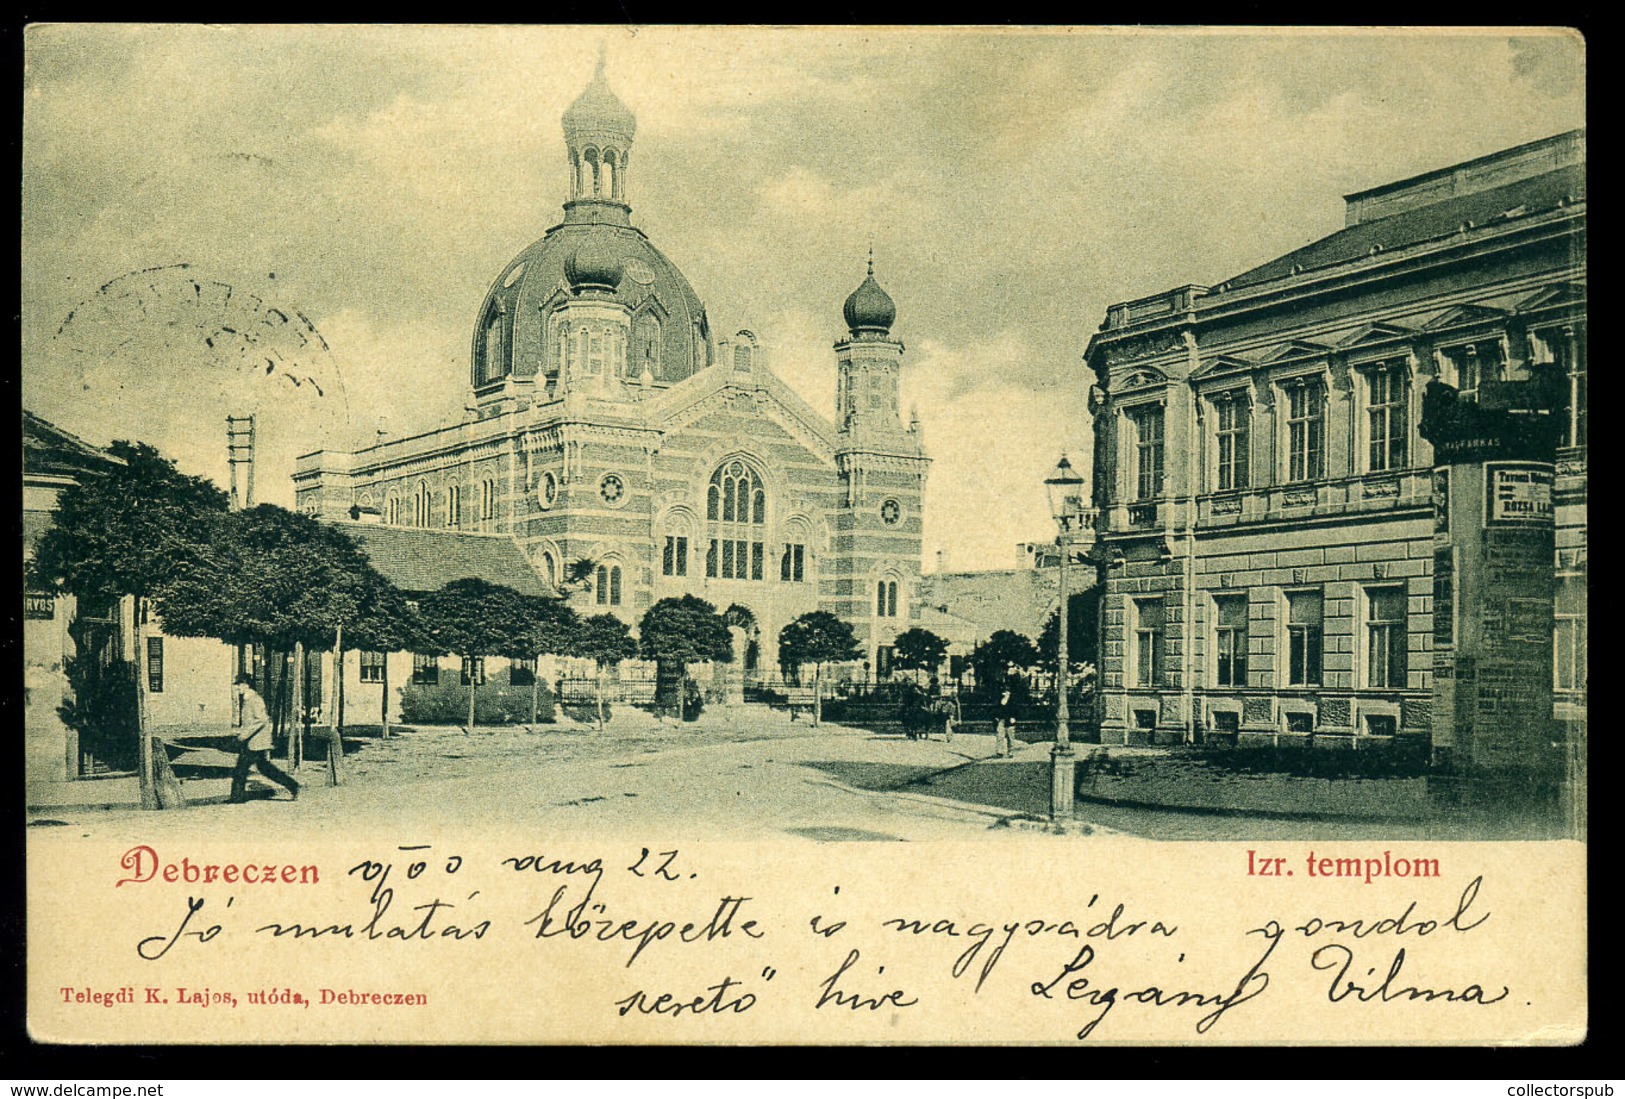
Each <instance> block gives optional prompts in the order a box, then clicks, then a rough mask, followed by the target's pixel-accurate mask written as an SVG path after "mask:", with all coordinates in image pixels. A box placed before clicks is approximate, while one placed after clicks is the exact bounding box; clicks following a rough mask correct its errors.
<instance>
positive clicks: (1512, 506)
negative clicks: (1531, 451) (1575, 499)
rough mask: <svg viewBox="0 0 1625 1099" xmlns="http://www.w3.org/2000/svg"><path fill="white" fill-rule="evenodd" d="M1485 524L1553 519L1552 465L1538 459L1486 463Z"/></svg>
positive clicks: (1547, 521)
mask: <svg viewBox="0 0 1625 1099" xmlns="http://www.w3.org/2000/svg"><path fill="white" fill-rule="evenodd" d="M1484 501H1485V515H1484V522H1485V525H1486V526H1496V525H1499V524H1502V523H1549V522H1551V521H1552V467H1551V466H1549V465H1544V464H1542V463H1539V462H1487V463H1485V465H1484Z"/></svg>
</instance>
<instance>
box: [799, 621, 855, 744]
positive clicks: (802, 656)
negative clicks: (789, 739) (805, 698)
mask: <svg viewBox="0 0 1625 1099" xmlns="http://www.w3.org/2000/svg"><path fill="white" fill-rule="evenodd" d="M859 652H860V649H859V646H858V639H857V637H856V636H855V635H854V634H853V633H852V626H851V624H850V623H848V622H845V621H843V620H841V619H839V618H837V617H835V616H834V615H833V614H831V613H830V612H828V611H808V612H807V613H806V614H804V615H802V616H801V617H800V618H798V619H796V620H795V621H794V622H791V623H790V624H789V625H787V626H785V627H784V629H782V630H780V631H779V663H780V664H781V665H788V666H791V667H796V668H799V667H801V665H803V664H811V665H812V666H813V724H814V725H815V726H816V725H817V724H818V723H819V722H820V721H822V720H823V717H824V689H823V673H824V665H825V664H829V663H835V662H839V661H843V660H856V659H857V658H858V653H859Z"/></svg>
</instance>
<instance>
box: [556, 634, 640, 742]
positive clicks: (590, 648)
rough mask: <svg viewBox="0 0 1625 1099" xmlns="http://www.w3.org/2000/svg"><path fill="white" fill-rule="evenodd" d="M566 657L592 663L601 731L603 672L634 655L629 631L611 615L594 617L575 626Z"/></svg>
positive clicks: (602, 717) (635, 652)
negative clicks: (578, 658)
mask: <svg viewBox="0 0 1625 1099" xmlns="http://www.w3.org/2000/svg"><path fill="white" fill-rule="evenodd" d="M568 651H569V654H570V655H571V656H579V657H582V658H584V659H586V660H591V661H592V662H593V665H594V668H595V671H596V673H597V674H596V675H594V677H593V701H594V702H595V703H596V704H597V707H598V731H599V732H603V729H604V669H605V668H607V667H608V666H609V665H611V664H619V663H620V662H621V661H623V660H630V659H631V658H632V657H634V656H637V655H638V643H637V642H636V641H635V640H633V638H632V630H631V628H630V627H628V626H627V624H626V623H625V622H622V621H621V620H620V619H619V618H616V617H615V616H614V615H613V614H595V615H593V616H592V617H591V618H586V619H583V620H582V621H581V622H580V624H578V625H577V626H576V629H575V631H574V634H573V635H572V637H571V640H570V646H569V650H568Z"/></svg>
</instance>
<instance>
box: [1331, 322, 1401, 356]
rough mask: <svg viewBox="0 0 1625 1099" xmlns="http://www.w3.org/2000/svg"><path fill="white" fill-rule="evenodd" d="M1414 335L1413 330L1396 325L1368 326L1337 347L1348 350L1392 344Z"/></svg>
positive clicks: (1377, 324) (1379, 324)
mask: <svg viewBox="0 0 1625 1099" xmlns="http://www.w3.org/2000/svg"><path fill="white" fill-rule="evenodd" d="M1415 335H1416V330H1415V329H1414V328H1406V327H1403V326H1401V325H1397V324H1384V323H1382V322H1380V321H1379V322H1378V323H1376V324H1368V325H1365V326H1364V327H1362V328H1361V329H1360V330H1359V331H1357V332H1355V333H1354V334H1353V335H1351V336H1349V337H1348V338H1347V339H1344V340H1341V341H1339V342H1338V345H1337V346H1338V347H1340V348H1342V349H1343V350H1345V351H1346V350H1348V349H1350V348H1355V347H1367V346H1370V345H1373V344H1385V343H1393V342H1394V341H1395V340H1408V339H1411V338H1413V337H1414V336H1415Z"/></svg>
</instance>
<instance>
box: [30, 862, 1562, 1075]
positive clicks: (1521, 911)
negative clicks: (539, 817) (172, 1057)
mask: <svg viewBox="0 0 1625 1099" xmlns="http://www.w3.org/2000/svg"><path fill="white" fill-rule="evenodd" d="M1045 839H1048V838H1047V837H1045ZM1444 846H1446V847H1448V845H1444ZM1192 848H1196V851H1195V852H1193V851H1192ZM1219 850H1224V851H1226V852H1229V851H1231V850H1232V848H1231V847H1230V845H1213V846H1212V847H1210V848H1208V849H1207V851H1206V852H1205V857H1198V858H1196V859H1195V860H1193V859H1192V855H1193V854H1199V855H1200V854H1203V853H1202V851H1201V845H1145V844H1139V845H1135V846H1134V851H1135V859H1134V860H1133V862H1134V868H1135V873H1133V874H1128V873H1125V872H1124V871H1125V868H1124V866H1123V865H1122V864H1121V863H1116V862H1113V861H1112V860H1111V859H1109V858H1108V859H1102V858H1101V856H1102V855H1112V854H1116V853H1117V852H1116V850H1115V847H1114V845H1112V844H1099V845H1093V844H1080V843H1076V842H1069V841H1065V840H1059V839H1057V840H1055V841H1054V842H1053V843H1051V844H1050V845H1049V846H1048V847H1047V848H1046V847H1043V846H1041V845H1040V846H1034V845H1031V844H1020V845H1015V846H1013V847H1012V849H1011V850H1009V851H1007V852H1004V853H1002V854H1000V853H998V852H997V851H996V848H995V847H994V846H993V845H973V846H970V847H959V848H954V847H951V846H947V845H944V846H943V847H940V848H939V847H937V846H935V845H908V846H907V848H906V849H905V847H904V846H903V845H896V846H891V847H889V849H888V850H887V851H886V852H879V851H877V850H876V849H875V847H874V845H861V844H858V845H823V846H819V847H816V848H813V849H809V848H807V847H796V848H777V849H775V848H770V847H761V848H741V847H739V846H737V845H703V844H701V845H684V846H678V845H671V846H667V845H662V844H659V843H654V842H650V843H637V842H621V841H605V842H602V843H581V842H568V843H561V844H547V843H541V842H538V843H535V844H524V845H518V844H513V843H511V842H509V843H504V844H500V845H491V844H487V843H480V844H476V845H474V846H465V845H462V844H451V843H446V842H444V841H442V842H435V843H390V844H376V843H361V844H355V845H343V846H334V845H325V846H324V847H323V848H322V849H321V850H320V851H319V852H317V853H316V854H315V857H310V858H305V857H300V856H299V855H298V854H294V855H291V856H290V854H289V852H288V850H287V849H284V848H281V847H279V848H278V849H277V850H275V851H272V852H269V853H267V852H250V851H245V850H236V851H229V850H225V849H224V848H222V849H218V850H217V849H214V848H211V849H209V850H207V851H202V850H197V851H194V850H184V851H183V850H180V849H179V848H176V847H174V846H173V845H170V846H168V847H165V846H160V845H159V844H157V843H152V844H143V843H137V844H133V845H131V846H128V847H125V848H123V849H122V850H119V851H116V852H113V851H109V852H108V853H107V855H108V857H107V858H106V861H105V863H104V864H103V865H102V866H101V867H100V868H99V869H91V868H82V869H81V871H80V873H79V874H78V875H76V877H75V882H74V886H73V890H72V891H71V895H72V896H73V897H74V898H75V903H77V904H79V905H82V906H85V907H86V908H87V909H88V908H91V907H93V908H94V911H95V912H96V913H97V915H98V918H99V919H100V920H101V922H102V925H103V927H104V928H105V933H98V934H97V935H96V936H95V938H94V940H93V941H91V942H88V943H84V944H81V948H80V949H79V950H73V949H67V948H66V947H65V945H64V944H65V943H66V942H67V941H68V940H69V939H71V935H68V934H66V933H65V932H66V927H65V926H64V927H58V926H57V925H56V924H55V923H54V922H52V921H51V919H50V918H49V913H48V909H50V908H51V907H53V903H44V902H42V904H41V905H40V906H39V907H38V908H35V909H34V910H33V911H32V912H31V926H30V948H31V951H32V952H34V953H33V956H35V957H39V958H40V959H41V961H42V962H44V963H45V964H44V965H42V966H38V967H34V968H37V969H38V970H40V971H41V972H40V973H39V976H40V977H41V978H43V979H42V980H40V981H38V982H34V983H31V997H32V999H31V1003H32V1007H33V1016H34V1018H35V1019H36V1021H39V1020H44V1019H49V1020H51V1021H52V1025H53V1026H62V1027H66V1028H69V1029H70V1030H71V1031H73V1032H74V1033H81V1034H86V1035H94V1034H95V1033H97V1032H99V1030H100V1028H101V1027H102V1026H104V1025H105V1022H104V1021H105V1020H106V1019H107V1018H108V1017H109V1016H118V1017H119V1018H120V1022H119V1033H120V1034H123V1035H126V1036H127V1035H129V1034H131V1033H139V1032H141V1031H142V1030H143V1029H145V1028H148V1027H150V1029H151V1033H152V1035H153V1036H154V1040H163V1039H164V1038H165V1037H166V1036H170V1037H171V1038H172V1040H189V1041H190V1040H197V1036H198V1034H199V1033H203V1034H210V1033H213V1032H214V1027H215V1026H217V1025H220V1024H212V1023H204V1022H201V1020H205V1019H218V1018H220V1017H222V1016H230V1022H229V1025H226V1026H224V1027H223V1033H226V1034H228V1035H230V1036H232V1038H233V1040H241V1038H242V1037H243V1035H245V1034H247V1035H248V1036H250V1037H251V1038H254V1039H255V1040H286V1039H287V1038H288V1037H289V1036H290V1034H291V1033H298V1032H302V1031H303V1030H304V1029H305V1028H306V1027H307V1026H308V1027H310V1028H311V1030H312V1032H315V1033H322V1034H325V1035H328V1036H331V1037H333V1038H334V1039H335V1040H337V1039H338V1038H339V1037H341V1036H348V1035H352V1034H353V1033H356V1032H357V1031H362V1032H370V1031H369V1028H372V1029H376V1028H380V1027H382V1028H385V1029H390V1030H394V1029H398V1028H401V1027H405V1028H407V1029H406V1030H404V1031H401V1033H402V1036H403V1038H404V1040H436V1038H435V1037H432V1036H431V1035H439V1034H442V1033H450V1032H455V1033H456V1034H457V1035H458V1036H459V1037H460V1038H462V1039H463V1040H481V1039H488V1040H511V1038H513V1037H516V1036H523V1037H528V1038H530V1039H532V1040H544V1039H545V1040H584V1041H585V1040H592V1041H617V1040H624V1041H629V1042H631V1041H639V1042H642V1041H683V1042H687V1041H696V1040H719V1039H721V1040H763V1041H817V1042H824V1041H857V1040H898V1041H917V1040H921V1038H922V1036H929V1035H933V1034H934V1035H936V1036H937V1037H936V1039H935V1040H944V1039H945V1038H948V1039H951V1038H954V1037H960V1038H963V1039H964V1040H979V1041H986V1040H993V1041H1046V1042H1074V1043H1076V1042H1083V1043H1094V1042H1101V1041H1108V1042H1109V1041H1131V1040H1132V1041H1141V1040H1146V1039H1147V1038H1148V1037H1150V1038H1155V1039H1157V1040H1166V1041H1190V1042H1208V1041H1212V1042H1221V1043H1232V1042H1245V1041H1257V1040H1280V1036H1281V1035H1282V1033H1283V1032H1285V1033H1286V1034H1287V1036H1288V1037H1291V1036H1294V1035H1296V1036H1298V1037H1301V1038H1302V1039H1303V1040H1310V1039H1313V1040H1316V1041H1325V1040H1337V1039H1339V1038H1342V1039H1344V1040H1354V1041H1359V1040H1373V1041H1376V1040H1384V1038H1383V1032H1384V1031H1385V1030H1386V1031H1388V1032H1390V1033H1406V1032H1409V1033H1413V1034H1414V1033H1416V1028H1417V1027H1419V1026H1420V1027H1422V1028H1423V1029H1424V1030H1425V1031H1427V1032H1434V1031H1437V1032H1439V1033H1441V1034H1444V1035H1454V1036H1456V1037H1457V1038H1458V1039H1459V1038H1460V1037H1462V1036H1469V1035H1478V1034H1488V1033H1493V1034H1502V1035H1517V1034H1527V1033H1532V1032H1535V1031H1537V1030H1540V1029H1541V1028H1542V1027H1545V1028H1548V1029H1549V1028H1551V1027H1554V1026H1555V1027H1558V1028H1559V1029H1561V1028H1562V1027H1564V1026H1569V1027H1573V1026H1574V1025H1576V1024H1578V1023H1579V1020H1581V1019H1583V1015H1580V1014H1577V1013H1578V1012H1579V1010H1580V1003H1581V1000H1580V999H1578V998H1576V995H1575V993H1576V989H1577V988H1583V985H1581V984H1579V982H1580V981H1581V980H1582V979H1583V978H1581V976H1580V974H1579V972H1578V971H1577V968H1576V967H1575V966H1574V965H1573V961H1572V959H1573V958H1574V954H1573V951H1574V949H1575V945H1576V940H1570V941H1569V942H1567V943H1566V944H1565V943H1562V942H1554V941H1553V940H1552V939H1551V938H1550V937H1548V938H1547V939H1544V940H1543V939H1539V938H1535V937H1534V936H1536V935H1547V936H1551V934H1552V932H1553V930H1554V928H1556V927H1560V926H1561V925H1560V924H1553V923H1549V922H1546V921H1547V920H1548V919H1550V918H1552V912H1549V911H1545V910H1544V909H1555V908H1556V907H1558V906H1560V904H1561V902H1562V900H1563V898H1562V897H1558V896H1551V895H1548V896H1547V898H1546V901H1544V902H1533V904H1532V902H1531V901H1530V899H1529V896H1528V894H1527V893H1526V892H1525V891H1524V890H1523V889H1522V888H1521V887H1520V882H1519V878H1520V875H1518V874H1516V873H1513V872H1506V871H1502V870H1500V869H1499V868H1491V869H1486V868H1485V860H1483V858H1482V852H1481V851H1479V850H1478V849H1476V848H1474V847H1472V846H1463V847H1462V848H1461V850H1460V851H1459V852H1448V851H1447V852H1445V853H1442V854H1433V855H1431V856H1429V857H1425V858H1424V857H1420V856H1417V855H1416V853H1415V852H1409V853H1406V852H1399V851H1395V850H1393V849H1392V848H1391V847H1390V848H1386V849H1385V848H1383V847H1377V848H1375V849H1373V850H1371V851H1359V852H1350V851H1344V850H1341V849H1336V850H1334V849H1331V848H1325V847H1318V848H1317V847H1311V846H1309V845H1304V846H1303V847H1302V849H1298V847H1297V846H1295V845H1288V846H1286V847H1284V848H1282V849H1280V850H1272V851H1269V852H1267V853H1266V852H1264V851H1262V850H1258V849H1254V848H1243V849H1239V850H1234V858H1233V859H1231V860H1230V863H1229V865H1228V867H1226V866H1225V865H1224V861H1225V860H1222V859H1216V858H1214V857H1213V855H1214V854H1215V853H1216V852H1217V851H1219ZM1475 853H1476V854H1477V855H1478V857H1476V858H1475V857H1473V856H1474V854H1475ZM36 861H37V860H35V859H33V858H31V867H33V866H34V865H35V863H36ZM1491 866H1492V867H1494V863H1491ZM1159 868H1160V870H1161V871H1162V872H1164V873H1166V874H1167V875H1168V876H1169V879H1170V880H1164V879H1162V878H1161V877H1159V876H1158V874H1157V870H1158V869H1159ZM60 870H61V865H60V864H56V871H57V872H58V876H60ZM1413 874H1414V875H1415V877H1414V879H1412V880H1403V879H1410V878H1411V876H1412V875H1413ZM46 876H51V874H50V873H47V874H46ZM98 879H99V880H98ZM63 895H64V896H67V895H70V894H67V893H65V894H63ZM1575 901H1576V904H1578V898H1575ZM1535 909H1542V910H1541V911H1536V910H1535ZM1579 910H1580V909H1579V908H1578V907H1576V908H1575V909H1574V911H1579ZM1520 943H1521V944H1522V946H1521V947H1519V946H1518V944H1520ZM1564 959H1570V960H1569V961H1565V960H1564ZM87 962H88V963H89V964H85V963H87ZM1531 963H1533V964H1531ZM1565 967H1567V969H1565ZM1570 971H1573V972H1570ZM1570 978H1572V979H1570ZM312 1008H316V1009H318V1010H317V1011H314V1012H312V1011H311V1010H310V1009H312ZM486 1011H505V1012H506V1015H505V1016H504V1017H503V1018H502V1019H495V1018H492V1017H490V1016H488V1015H485V1014H482V1013H483V1012H486ZM178 1018H179V1019H185V1020H189V1021H186V1022H180V1023H177V1021H176V1020H177V1019H178ZM447 1019H453V1020H460V1022H459V1023H458V1024H457V1025H456V1026H455V1027H453V1028H452V1030H451V1031H448V1030H447V1028H446V1025H445V1022H446V1020H447ZM98 1020H102V1022H99V1021H98ZM307 1020H321V1021H320V1022H319V1023H316V1024H315V1025H313V1026H312V1025H311V1023H310V1022H308V1021H307ZM420 1020H434V1021H436V1023H435V1026H433V1027H432V1028H431V1029H430V1030H429V1031H421V1032H420V1031H418V1030H415V1029H412V1028H414V1027H415V1026H416V1025H417V1021H420ZM1309 1020H1316V1022H1314V1024H1313V1025H1314V1026H1315V1027H1317V1028H1318V1029H1317V1030H1316V1032H1315V1033H1313V1034H1302V1033H1300V1031H1301V1028H1302V1026H1303V1025H1305V1024H1306V1022H1307V1021H1309ZM1283 1023H1284V1024H1285V1025H1284V1026H1283ZM132 1026H134V1027H135V1030H134V1031H132V1030H131V1027H132ZM177 1027H178V1032H179V1033H180V1034H184V1035H186V1036H187V1037H185V1038H184V1039H178V1038H173V1035H175V1034H176V1033H177ZM290 1027H291V1028H292V1030H291V1031H290ZM420 1033H421V1034H422V1037H421V1038H419V1037H418V1035H419V1034H420ZM1551 1033H1556V1031H1551ZM865 1035H868V1037H867V1038H866V1037H864V1036H865Z"/></svg>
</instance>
